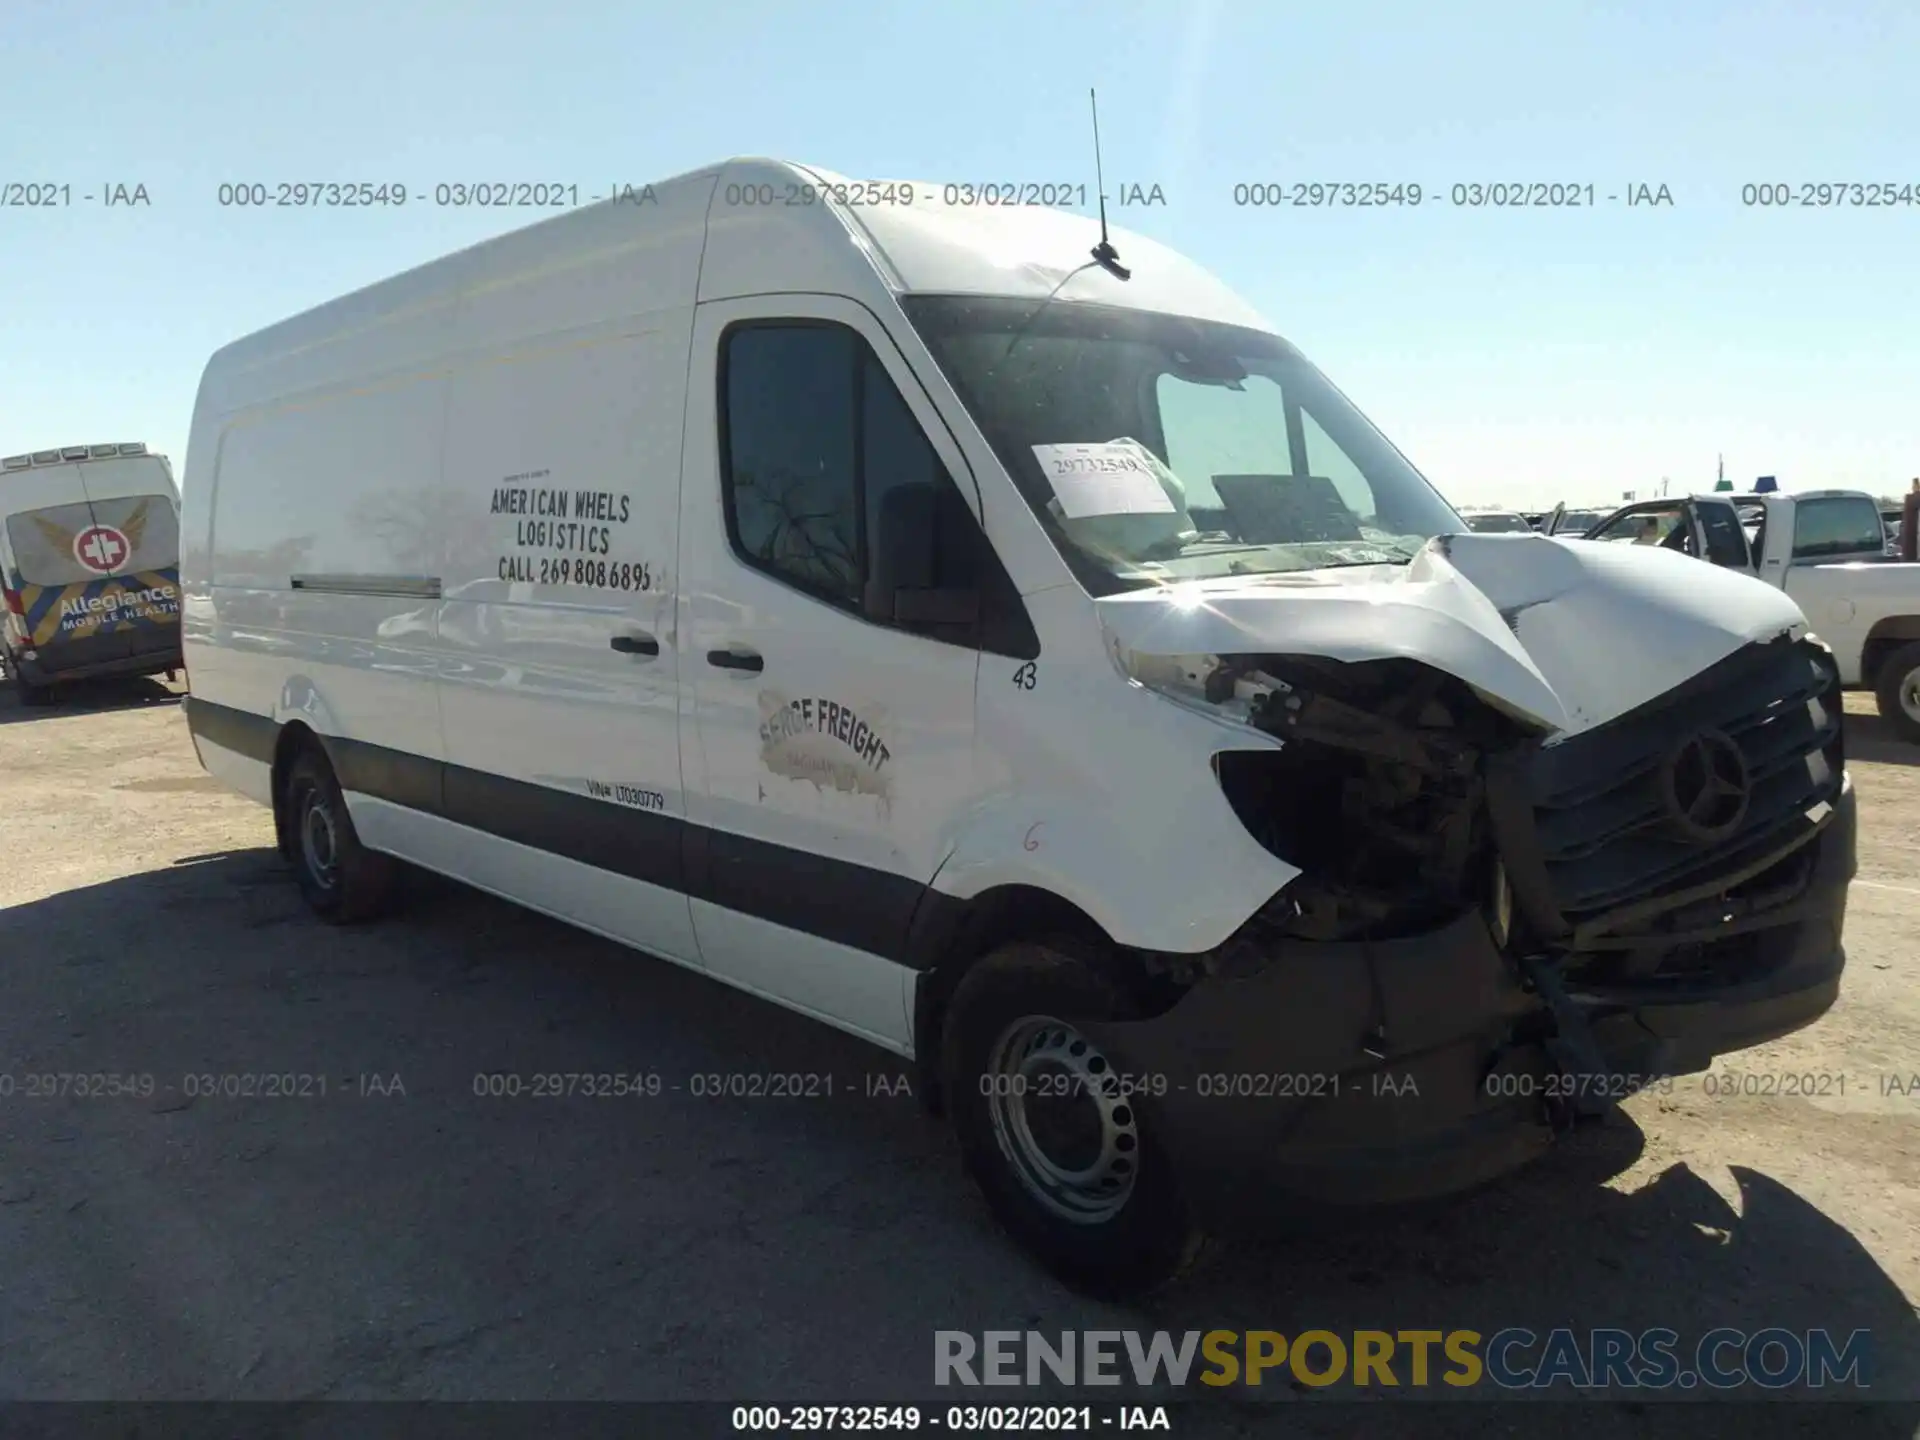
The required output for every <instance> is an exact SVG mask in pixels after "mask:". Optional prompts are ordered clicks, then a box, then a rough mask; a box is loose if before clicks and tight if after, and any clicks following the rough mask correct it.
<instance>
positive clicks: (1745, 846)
mask: <svg viewBox="0 0 1920 1440" xmlns="http://www.w3.org/2000/svg"><path fill="white" fill-rule="evenodd" d="M1840 725H1841V707H1840V680H1839V674H1838V672H1837V671H1836V670H1835V669H1834V668H1833V664H1832V661H1831V659H1830V658H1829V657H1828V656H1827V655H1826V653H1825V652H1824V651H1822V650H1821V649H1820V648H1819V647H1818V646H1816V645H1811V644H1808V643H1806V642H1804V641H1802V642H1797V643H1796V642H1790V641H1773V642H1769V643H1765V644H1755V645H1749V646H1746V647H1745V648H1743V649H1741V650H1739V651H1737V652H1736V653H1734V654H1733V655H1731V656H1729V657H1728V658H1727V659H1725V660H1723V661H1721V662H1720V663H1719V664H1718V665H1715V666H1714V667H1713V668H1712V669H1711V670H1708V671H1706V672H1704V673H1703V674H1701V675H1698V676H1696V677H1695V678H1694V679H1693V680H1691V681H1689V682H1687V683H1686V684H1685V685H1682V686H1681V687H1680V688H1679V689H1677V690H1673V691H1670V692H1669V693H1668V694H1666V695H1664V696H1661V697H1660V698H1658V699H1655V700H1652V701H1649V702H1648V703H1647V704H1645V705H1643V706H1641V707H1640V708H1639V709H1638V710H1635V711H1633V712H1631V713H1630V714H1627V715H1623V716H1621V717H1620V718H1619V719H1617V720H1614V721H1611V722H1609V723H1608V724H1606V725H1603V726H1600V727H1598V728H1597V729H1594V730H1590V731H1587V732H1585V733H1583V734H1580V735H1575V736H1572V737H1570V738H1568V739H1567V740H1564V741H1562V742H1561V743H1559V744H1557V745H1549V746H1545V747H1543V748H1542V749H1541V750H1540V751H1539V753H1538V754H1537V755H1536V756H1535V758H1534V762H1533V767H1532V774H1531V777H1530V779H1531V786H1530V788H1531V792H1532V794H1531V798H1532V808H1533V821H1534V831H1535V837H1534V838H1535V842H1536V845H1537V853H1538V854H1539V856H1540V858H1541V859H1542V860H1543V861H1544V864H1545V868H1546V875H1547V880H1548V882H1549V887H1550V889H1551V892H1552V898H1553V901H1554V904H1555V906H1556V908H1557V909H1558V910H1559V911H1560V913H1561V915H1562V916H1563V917H1564V918H1565V919H1566V921H1567V922H1568V923H1569V924H1570V925H1572V926H1574V927H1576V928H1577V927H1579V926H1580V925H1581V924H1582V923H1584V922H1586V921H1590V920H1592V919H1594V918H1595V917H1598V916H1601V915H1604V914H1606V913H1607V912H1608V911H1611V910H1615V909H1617V908H1619V907H1621V906H1625V905H1632V904H1637V903H1638V902H1643V901H1648V900H1653V899H1656V898H1657V897H1659V896H1662V895H1669V894H1672V895H1678V894H1681V893H1684V892H1688V891H1692V890H1697V889H1698V887H1700V886H1702V885H1705V884H1710V883H1711V882H1712V881H1713V880H1714V879H1715V878H1716V877H1718V876H1721V875H1726V876H1729V877H1732V876H1735V875H1738V874H1739V873H1740V872H1741V871H1742V870H1743V869H1744V868H1748V867H1751V866H1752V865H1754V864H1755V863H1757V862H1758V861H1760V860H1761V859H1763V858H1765V857H1766V856H1768V855H1770V854H1773V853H1775V852H1778V851H1780V850H1782V849H1783V848H1784V847H1787V846H1789V845H1791V844H1792V843H1793V841H1794V840H1795V839H1796V838H1799V839H1805V838H1806V837H1807V836H1810V835H1811V834H1812V833H1813V832H1814V829H1815V826H1814V823H1813V821H1812V820H1810V819H1809V817H1808V812H1809V811H1810V810H1812V809H1813V808H1814V807H1815V806H1817V805H1819V804H1820V802H1822V801H1828V802H1832V801H1834V800H1835V799H1837V798H1838V796H1839V794H1840V786H1841V777H1842V770H1843V759H1844V757H1843V755H1842V752H1841V736H1840ZM1704 730H1718V731H1720V732H1722V733H1724V734H1725V735H1727V736H1728V737H1729V738H1731V739H1732V740H1733V741H1734V742H1735V744H1737V745H1738V747H1739V749H1740V752H1741V755H1742V756H1743V757H1744V759H1745V761H1746V767H1747V774H1748V777H1749V781H1750V785H1751V791H1750V796H1751V798H1750V801H1749V804H1748V808H1747V812H1746V815H1745V817H1744V819H1743V820H1742V821H1741V822H1740V824H1739V826H1738V827H1737V829H1736V830H1735V831H1734V832H1733V833H1732V834H1730V835H1728V836H1726V837H1724V838H1722V839H1720V840H1717V841H1714V842H1711V843H1708V844H1701V843H1698V842H1697V841H1695V840H1693V839H1690V838H1687V837H1686V836H1684V835H1682V834H1678V833H1676V832H1675V829H1674V826H1673V824H1672V822H1671V820H1670V818H1669V813H1668V810H1667V806H1666V803H1665V794H1666V787H1665V782H1664V779H1663V767H1664V765H1665V763H1666V761H1667V757H1668V756H1669V755H1671V754H1672V753H1673V750H1674V747H1675V746H1676V745H1678V744H1681V743H1682V742H1685V741H1686V740H1687V739H1689V738H1690V737H1692V736H1694V735H1697V734H1699V733H1700V732H1701V731H1704Z"/></svg>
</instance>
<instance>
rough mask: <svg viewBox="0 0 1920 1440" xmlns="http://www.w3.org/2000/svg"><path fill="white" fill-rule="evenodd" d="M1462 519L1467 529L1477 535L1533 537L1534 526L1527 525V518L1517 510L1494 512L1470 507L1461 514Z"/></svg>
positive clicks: (1485, 508) (1479, 507) (1484, 508)
mask: <svg viewBox="0 0 1920 1440" xmlns="http://www.w3.org/2000/svg"><path fill="white" fill-rule="evenodd" d="M1460 518H1461V519H1462V520H1464V521H1466V522H1467V528H1468V529H1469V530H1471V531H1473V533H1474V534H1476V535H1531V534H1532V533H1533V526H1531V525H1529V524H1528V523H1527V517H1526V516H1524V515H1522V514H1521V513H1520V512H1519V511H1517V510H1494V509H1490V508H1487V507H1484V506H1469V507H1468V508H1467V509H1464V510H1462V511H1461V512H1460Z"/></svg>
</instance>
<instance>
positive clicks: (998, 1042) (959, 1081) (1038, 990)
mask: <svg viewBox="0 0 1920 1440" xmlns="http://www.w3.org/2000/svg"><path fill="white" fill-rule="evenodd" d="M1132 1013H1134V1012H1133V1009H1132V1007H1131V1006H1130V1005H1129V1004H1128V1002H1127V1000H1126V997H1124V996H1123V995H1122V994H1121V993H1120V992H1119V991H1118V990H1117V989H1116V988H1115V987H1114V986H1113V985H1111V984H1110V983H1109V982H1108V981H1106V980H1105V979H1104V978H1103V977H1102V976H1101V975H1100V974H1099V973H1098V971H1096V970H1095V969H1094V967H1093V966H1092V965H1090V964H1088V963H1087V962H1086V961H1084V960H1081V959H1079V958H1076V957H1075V956H1073V955H1071V954H1068V953H1066V952H1065V951H1063V950H1061V949H1057V948H1054V947H1052V946H1046V945H1035V944H1027V943H1020V944H1013V945H1008V946H1005V947H1003V948H1002V949H1000V950H996V951H995V952H994V953H993V954H991V955H989V956H987V957H986V958H985V959H983V960H981V961H980V962H979V963H978V964H977V965H975V966H974V967H973V968H972V969H971V970H969V971H968V972H967V974H966V975H965V976H964V977H963V978H962V979H961V981H960V985H959V988H958V989H957V990H956V991H955V992H954V996H953V1001H952V1004H951V1006H950V1008H949V1009H948V1012H947V1020H946V1027H945V1032H944V1035H943V1044H942V1062H943V1063H942V1072H943V1076H944V1089H945V1094H946V1101H947V1107H948V1112H949V1115H950V1116H951V1118H952V1122H953V1127H954V1132H955V1134H956V1135H958V1137H959V1140H960V1148H961V1152H962V1154H963V1156H964V1157H965V1160H966V1163H967V1168H968V1170H969V1171H970V1172H971V1173H972V1175H973V1177H974V1180H975V1182H976V1183H977V1184H978V1185H979V1186H980V1189H981V1192H982V1193H983V1194H984V1195H985V1196H986V1200H987V1203H988V1205H989V1206H990V1207H991V1208H992V1210H993V1212H994V1215H995V1217H996V1218H997V1219H998V1220H999V1221H1000V1223H1001V1224H1002V1225H1004V1226H1005V1227H1006V1228H1007V1230H1008V1231H1009V1232H1011V1233H1012V1234H1013V1236H1014V1237H1015V1238H1016V1239H1018V1240H1019V1241H1020V1242H1021V1243H1022V1244H1023V1245H1025V1246H1026V1247H1027V1248H1028V1249H1029V1250H1030V1251H1031V1252H1033V1254H1034V1255H1035V1256H1036V1257H1038V1258H1039V1259H1040V1261H1041V1262H1042V1263H1043V1264H1045V1265H1046V1266H1047V1268H1048V1269H1050V1270H1052V1271H1053V1272H1054V1273H1055V1274H1056V1275H1058V1276H1060V1278H1061V1279H1063V1280H1065V1281H1067V1282H1068V1283H1069V1284H1072V1285H1075V1286H1077V1287H1079V1288H1080V1289H1082V1290H1086V1291H1089V1292H1091V1293H1093V1294H1096V1295H1102V1296H1106V1297H1110V1298H1121V1297H1124V1296H1130V1295H1138V1294H1141V1293H1143V1292H1145V1291H1148V1290H1152V1289H1155V1288H1157V1287H1159V1286H1161V1285H1164V1284H1166V1283H1167V1282H1169V1281H1171V1280H1173V1279H1175V1278H1176V1277H1177V1276H1179V1275H1180V1274H1182V1273H1183V1272H1184V1271H1185V1270H1186V1269H1187V1268H1188V1267H1189V1266H1190V1265H1191V1264H1192V1263H1193V1261H1194V1260H1195V1258H1196V1257H1197V1256H1198V1254H1199V1252H1200V1248H1201V1244H1202V1240H1203V1237H1202V1235H1201V1232H1200V1230H1199V1228H1198V1226H1197V1225H1196V1224H1195V1223H1194V1221H1193V1218H1192V1216H1191V1214H1190V1213H1189V1211H1188V1209H1187V1207H1186V1204H1185V1203H1184V1201H1183V1200H1182V1197H1181V1195H1180V1192H1179V1190H1178V1187H1177V1186H1176V1185H1175V1183H1174V1177H1173V1174H1172V1172H1171V1169H1170V1167H1169V1165H1168V1163H1167V1161H1166V1159H1165V1157H1164V1155H1163V1154H1162V1153H1161V1151H1160V1149H1159V1147H1158V1145H1157V1144H1156V1143H1155V1138H1154V1136H1153V1135H1152V1134H1151V1133H1149V1130H1148V1127H1147V1125H1146V1123H1145V1119H1144V1117H1143V1116H1142V1115H1141V1114H1140V1112H1139V1110H1138V1107H1137V1106H1136V1105H1135V1104H1134V1103H1133V1099H1132V1097H1131V1096H1129V1095H1127V1094H1126V1093H1124V1091H1122V1090H1121V1087H1120V1084H1119V1076H1118V1075H1117V1073H1116V1072H1115V1070H1114V1068H1113V1066H1112V1065H1111V1063H1110V1062H1109V1061H1108V1060H1107V1058H1106V1057H1105V1056H1104V1055H1102V1054H1101V1053H1100V1049H1099V1047H1098V1046H1097V1045H1095V1044H1094V1043H1093V1042H1092V1041H1091V1040H1089V1039H1088V1038H1087V1037H1086V1036H1085V1035H1084V1034H1082V1033H1081V1031H1080V1030H1079V1028H1078V1027H1077V1026H1076V1025H1075V1024H1074V1020H1075V1019H1076V1018H1080V1019H1088V1020H1093V1019H1123V1018H1125V1017H1126V1016H1128V1015H1130V1014H1132Z"/></svg>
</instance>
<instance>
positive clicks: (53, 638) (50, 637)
mask: <svg viewBox="0 0 1920 1440" xmlns="http://www.w3.org/2000/svg"><path fill="white" fill-rule="evenodd" d="M108 463H109V464H111V465H114V466H115V467H116V469H117V468H118V467H119V466H121V465H134V466H139V467H140V469H139V470H138V471H137V472H134V473H137V475H138V476H139V478H140V479H141V481H142V486H144V485H151V486H152V488H151V489H150V490H148V491H147V493H144V494H139V493H135V494H129V493H126V491H128V490H130V489H132V490H138V489H140V488H142V486H135V485H129V484H128V483H127V481H128V479H129V478H130V476H129V474H127V473H121V474H114V475H101V476H97V477H92V478H95V479H97V480H99V481H100V482H102V483H100V485H99V488H100V490H101V491H103V492H104V494H103V495H102V497H101V498H100V499H98V500H96V499H94V498H93V495H92V493H91V489H90V487H89V485H88V483H87V482H88V480H89V478H90V477H89V475H88V471H89V469H90V468H91V467H90V466H89V465H88V464H87V463H86V462H79V463H75V464H73V465H70V466H62V467H61V468H60V469H59V470H57V471H52V472H50V474H52V475H58V476H59V477H60V478H61V481H62V482H63V483H62V484H61V486H60V488H61V489H62V490H66V491H68V492H69V493H70V494H71V495H72V496H73V498H71V499H62V500H59V501H56V503H54V504H51V505H41V506H38V507H36V508H33V509H28V510H22V511H18V512H16V513H14V514H11V515H8V516H7V517H6V526H7V538H8V540H9V542H10V544H11V547H12V550H13V557H14V569H15V571H16V572H17V576H10V577H8V578H9V583H10V585H11V584H13V583H14V582H15V580H16V579H17V589H18V593H19V597H20V616H21V620H22V628H23V629H24V630H25V632H26V639H27V643H28V645H30V646H31V647H32V648H33V649H34V650H36V651H37V652H38V655H39V666H40V669H41V670H42V671H43V672H45V673H47V674H49V675H53V674H59V673H61V672H63V671H71V670H80V669H86V668H88V667H92V666H96V665H102V664H111V663H115V662H118V661H121V660H125V659H127V658H128V657H130V656H133V655H138V654H145V653H149V652H151V653H154V654H155V656H156V659H157V660H160V661H164V660H165V659H166V658H168V657H170V656H177V655H178V653H179V649H180V589H179V547H180V529H179V513H178V509H177V504H176V501H175V500H174V498H173V496H172V494H171V493H168V491H169V490H170V486H167V485H166V481H165V472H164V470H163V469H161V468H160V467H159V465H158V462H157V461H151V460H147V461H131V460H130V461H126V462H108ZM116 491H118V492H120V493H115V492H116Z"/></svg>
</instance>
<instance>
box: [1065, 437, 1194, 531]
mask: <svg viewBox="0 0 1920 1440" xmlns="http://www.w3.org/2000/svg"><path fill="white" fill-rule="evenodd" d="M1033 458H1034V459H1036V460H1038V461H1039V462H1040V468H1041V469H1042V470H1044V471H1045V472H1046V476H1047V481H1048V483H1049V484H1051V485H1052V486H1053V493H1054V494H1055V495H1056V496H1058V497H1059V500H1060V513H1061V514H1062V515H1064V516H1066V518H1067V519H1069V520H1088V519H1092V518H1093V517H1095V516H1098V515H1170V514H1173V513H1174V512H1175V506H1174V503H1173V497H1172V496H1170V495H1168V494H1167V491H1166V487H1165V486H1163V485H1161V483H1160V477H1159V476H1158V475H1157V474H1155V473H1154V469H1153V466H1152V464H1151V462H1150V461H1149V460H1148V457H1147V455H1146V453H1145V452H1144V451H1143V450H1142V449H1141V448H1140V447H1139V446H1138V445H1134V444H1116V443H1114V442H1112V441H1106V442H1103V443H1101V444H1097V445H1036V446H1034V447H1033Z"/></svg>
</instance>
